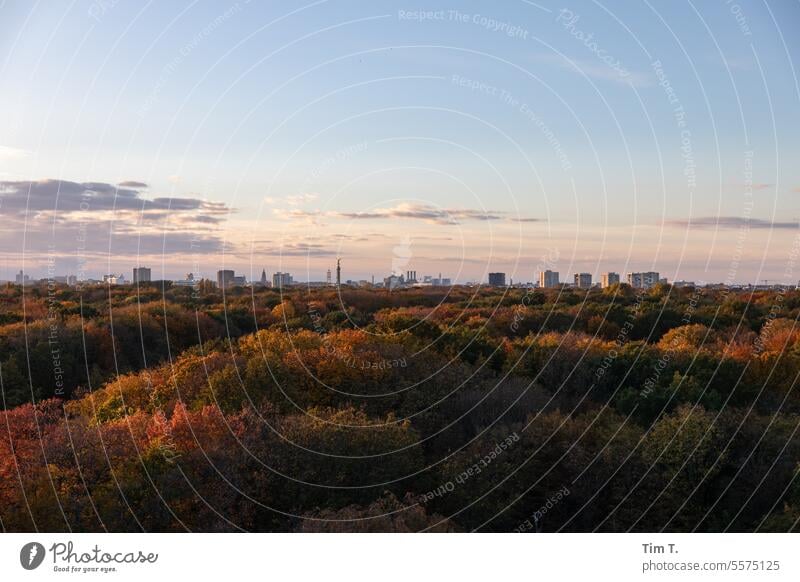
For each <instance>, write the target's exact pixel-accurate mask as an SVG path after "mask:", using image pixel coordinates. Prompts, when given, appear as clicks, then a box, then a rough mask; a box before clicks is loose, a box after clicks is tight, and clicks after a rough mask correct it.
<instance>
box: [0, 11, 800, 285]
mask: <svg viewBox="0 0 800 582" xmlns="http://www.w3.org/2000/svg"><path fill="white" fill-rule="evenodd" d="M0 14H1V15H0V86H2V88H3V90H2V92H0V109H2V111H3V112H4V115H3V116H2V117H0V181H2V184H0V188H2V191H0V197H2V198H0V201H2V202H4V203H3V204H0V219H2V220H3V223H4V227H3V230H2V234H0V253H2V257H3V264H2V266H0V278H10V277H11V276H12V274H13V272H14V271H16V270H17V269H18V268H20V266H22V265H23V264H24V266H25V268H26V269H28V270H30V272H31V273H32V274H40V273H41V274H44V272H43V270H44V269H45V265H46V260H47V258H48V256H54V257H55V259H56V264H57V271H59V273H67V272H73V271H75V270H76V269H81V270H85V271H86V272H87V273H88V274H89V275H98V274H100V273H102V272H118V271H123V272H126V273H127V272H128V271H129V270H130V268H131V267H133V266H135V265H136V264H147V265H150V266H152V267H153V268H154V269H155V270H156V272H160V274H163V275H164V276H166V277H170V278H172V277H178V276H180V275H182V274H183V273H185V272H188V271H194V272H200V273H201V274H205V275H208V274H210V273H212V272H213V271H215V270H216V269H217V268H221V267H222V266H226V267H231V266H232V267H234V268H236V269H237V270H241V271H243V272H245V274H247V275H248V276H252V275H254V274H260V272H261V269H262V268H266V269H267V270H268V271H275V270H279V269H280V270H286V269H288V270H291V271H293V272H294V273H295V276H296V278H298V279H309V278H310V279H321V278H323V277H324V272H325V270H326V269H327V268H329V267H330V266H332V265H333V263H334V262H335V257H336V256H342V257H343V264H344V265H346V269H345V274H346V275H347V276H348V277H352V278H368V277H369V276H370V275H372V274H375V275H376V277H383V276H385V275H387V274H388V272H389V271H390V270H391V269H392V268H396V267H397V265H398V264H399V263H398V260H397V257H398V255H401V256H402V257H403V259H402V261H400V262H402V263H403V265H404V268H410V269H414V270H416V271H417V272H418V273H423V272H424V273H432V274H434V273H438V272H440V271H441V272H443V274H446V275H445V276H447V275H450V276H451V277H453V278H457V279H459V280H461V281H466V280H483V279H485V274H486V272H488V271H494V270H503V271H506V272H508V273H509V274H513V276H514V278H515V280H520V281H525V280H534V279H535V278H536V272H537V270H538V268H539V267H540V266H541V265H543V264H544V263H543V261H544V259H543V257H545V256H548V257H551V258H550V259H548V260H547V261H550V262H552V263H553V265H552V266H555V267H556V269H557V270H559V271H561V272H562V278H565V277H566V275H567V274H569V273H572V272H576V271H588V272H591V273H593V274H595V275H596V276H597V275H599V273H601V272H604V271H608V270H612V271H618V272H623V273H624V272H628V271H632V270H642V269H648V270H649V269H651V268H655V269H656V270H660V271H661V272H662V274H663V275H666V276H668V277H669V278H670V279H692V280H706V281H721V280H731V281H754V280H757V279H771V280H781V279H786V281H785V282H796V280H797V279H800V274H798V273H796V272H795V271H796V268H795V267H794V263H793V260H794V259H793V255H792V253H791V249H792V248H793V243H794V241H795V240H796V237H797V236H798V232H800V231H798V228H797V221H798V218H800V212H798V204H797V201H798V197H799V196H800V191H798V189H799V188H800V170H798V168H797V163H796V160H797V158H798V153H799V152H798V149H799V148H798V135H797V134H798V132H797V129H798V128H800V107H798V104H799V101H800V92H799V91H798V81H797V78H796V76H795V75H796V72H797V71H796V68H797V63H796V60H797V56H798V48H800V47H798V41H797V37H796V34H794V32H795V29H796V23H798V22H800V4H798V3H797V2H789V1H785V2H769V3H764V2H724V1H720V2H711V3H699V2H698V3H689V2H650V3H648V2H643V3H632V2H612V3H603V4H600V3H593V2H569V3H559V4H549V3H544V2H543V3H531V2H525V1H521V0H520V1H513V0H509V1H508V2H503V3H497V2H451V3H439V2H428V1H424V2H417V3H406V2H349V1H348V2H344V1H342V2H337V1H329V2H315V3H309V4H307V5H305V4H303V3H301V2H269V3H258V2H244V1H240V2H231V3H224V2H194V3H191V2H186V3H178V2H175V3H149V4H145V3H139V2H131V1H127V0H119V1H117V2H115V1H114V0H102V1H100V0H98V1H96V2H72V3H67V2H64V3H60V4H57V5H54V4H52V3H47V4H45V3H39V4H30V3H27V2H10V3H9V2H7V3H4V4H3V5H2V8H0ZM45 180H52V181H51V182H44V181H45ZM59 180H60V181H64V182H63V184H66V186H62V183H61V182H58V181H59ZM124 182H129V183H131V184H133V183H138V184H136V185H128V186H123V187H121V190H122V194H124V196H123V197H122V203H121V204H117V199H118V198H120V192H119V191H115V190H114V187H116V185H119V184H121V183H124ZM31 184H33V186H32V185H31ZM75 184H77V185H86V184H104V185H105V184H107V185H111V187H112V188H111V189H108V188H105V187H101V188H97V189H94V190H92V192H95V191H97V192H99V193H97V194H96V198H92V202H91V203H87V204H86V205H85V206H81V204H80V200H81V198H80V196H81V194H80V188H79V187H76V186H74V185H75ZM145 185H146V186H145ZM82 187H84V189H90V190H91V188H88V187H85V186H82ZM31 192H36V193H38V197H37V198H36V199H35V201H34V203H33V204H31ZM68 192H69V193H68ZM70 196H72V197H73V198H71V199H70V198H69V197H70ZM92 196H95V194H92ZM90 198H91V196H90ZM156 199H158V200H160V201H161V202H158V203H155V204H154V203H153V201H154V200H156ZM165 201H166V202H165ZM187 201H188V202H187ZM87 225H89V226H90V228H89V229H88V233H89V235H90V236H88V237H87V236H80V233H85V232H86V231H87V228H86V226H87ZM22 233H24V234H22ZM87 238H88V239H89V240H83V239H87ZM553 256H557V257H558V258H557V260H555V261H552V257H553ZM547 261H545V262H547ZM550 262H548V265H549V264H550ZM393 265H394V266H393Z"/></svg>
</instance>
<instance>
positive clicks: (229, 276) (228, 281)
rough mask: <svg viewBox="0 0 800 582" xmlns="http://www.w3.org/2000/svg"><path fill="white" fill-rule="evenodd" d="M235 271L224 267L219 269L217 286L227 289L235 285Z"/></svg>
mask: <svg viewBox="0 0 800 582" xmlns="http://www.w3.org/2000/svg"><path fill="white" fill-rule="evenodd" d="M235 276H236V275H235V273H234V272H233V271H232V270H231V269H222V270H221V271H217V287H218V288H220V289H227V288H228V287H230V286H232V285H233V278H234V277H235Z"/></svg>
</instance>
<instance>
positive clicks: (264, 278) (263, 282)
mask: <svg viewBox="0 0 800 582" xmlns="http://www.w3.org/2000/svg"><path fill="white" fill-rule="evenodd" d="M268 284H269V281H267V270H266V269H261V286H262V287H266V286H267V285H268Z"/></svg>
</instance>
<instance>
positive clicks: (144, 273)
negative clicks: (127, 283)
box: [133, 267, 150, 285]
mask: <svg viewBox="0 0 800 582" xmlns="http://www.w3.org/2000/svg"><path fill="white" fill-rule="evenodd" d="M149 282H150V268H149V267H135V268H134V269H133V284H134V285H136V284H137V283H149Z"/></svg>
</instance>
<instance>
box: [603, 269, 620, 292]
mask: <svg viewBox="0 0 800 582" xmlns="http://www.w3.org/2000/svg"><path fill="white" fill-rule="evenodd" d="M618 283H619V273H614V272H612V271H609V272H608V273H603V274H602V275H600V286H601V287H602V288H603V289H605V288H606V287H611V286H612V285H616V284H618Z"/></svg>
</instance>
